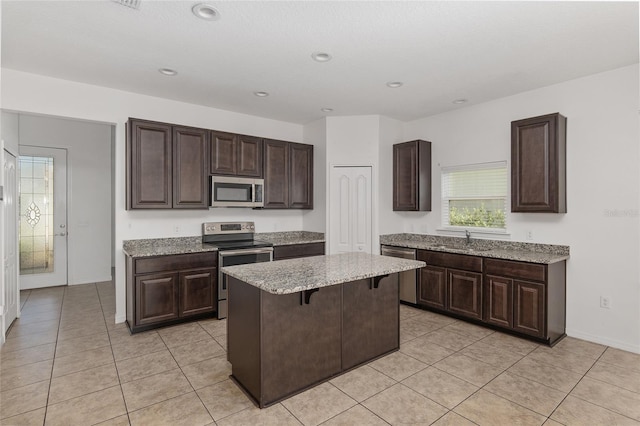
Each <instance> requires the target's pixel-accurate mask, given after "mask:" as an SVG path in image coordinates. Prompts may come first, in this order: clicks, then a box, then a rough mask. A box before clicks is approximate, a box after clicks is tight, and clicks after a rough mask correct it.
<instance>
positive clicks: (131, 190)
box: [126, 119, 208, 209]
mask: <svg viewBox="0 0 640 426" xmlns="http://www.w3.org/2000/svg"><path fill="white" fill-rule="evenodd" d="M127 124H128V126H127V127H128V129H127V130H128V131H127V183H126V192H127V197H126V208H127V209H170V208H182V209H184V208H190V209H196V208H197V209H205V208H207V207H208V198H207V197H208V183H207V175H208V164H207V161H206V158H207V152H208V151H207V145H208V135H207V131H206V130H203V129H195V128H190V127H181V126H172V125H171V124H166V123H157V122H153V121H146V120H138V119H129V121H128V123H127Z"/></svg>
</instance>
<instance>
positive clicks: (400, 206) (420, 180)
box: [393, 140, 431, 211]
mask: <svg viewBox="0 0 640 426" xmlns="http://www.w3.org/2000/svg"><path fill="white" fill-rule="evenodd" d="M393 210H396V211H431V142H428V141H423V140H415V141H410V142H404V143H398V144H395V145H393Z"/></svg>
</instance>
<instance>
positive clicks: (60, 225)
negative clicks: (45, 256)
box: [20, 145, 69, 290]
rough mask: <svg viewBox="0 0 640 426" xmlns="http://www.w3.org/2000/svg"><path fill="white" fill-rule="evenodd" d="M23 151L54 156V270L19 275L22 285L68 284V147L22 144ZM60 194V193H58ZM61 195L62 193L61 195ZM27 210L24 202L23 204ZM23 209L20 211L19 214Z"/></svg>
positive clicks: (23, 152) (24, 286) (36, 286)
mask: <svg viewBox="0 0 640 426" xmlns="http://www.w3.org/2000/svg"><path fill="white" fill-rule="evenodd" d="M20 155H21V156H22V155H26V156H51V157H53V158H54V163H53V169H54V178H53V180H54V182H53V185H54V200H53V202H54V206H53V208H54V223H53V230H52V232H53V233H54V237H53V247H54V248H53V250H54V251H53V253H54V254H53V256H54V258H53V263H54V271H53V272H49V273H42V274H27V275H20V289H22V290H24V289H34V288H42V287H53V286H59V285H67V284H68V280H69V273H68V269H69V268H68V240H67V235H68V226H67V225H68V219H67V217H68V215H67V199H68V189H67V158H68V157H67V156H68V152H67V149H66V148H53V147H43V146H32V145H20ZM56 194H57V195H56ZM61 195H62V197H61ZM21 208H22V209H23V210H24V208H25V207H24V206H21ZM23 213H24V212H23V211H21V212H20V214H23Z"/></svg>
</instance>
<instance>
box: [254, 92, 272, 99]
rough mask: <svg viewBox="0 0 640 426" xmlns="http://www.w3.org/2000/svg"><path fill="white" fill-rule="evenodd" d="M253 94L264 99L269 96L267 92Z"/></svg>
mask: <svg viewBox="0 0 640 426" xmlns="http://www.w3.org/2000/svg"><path fill="white" fill-rule="evenodd" d="M253 94H254V95H256V96H257V97H259V98H266V97H267V96H269V93H268V92H253Z"/></svg>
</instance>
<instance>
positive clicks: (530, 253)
mask: <svg viewBox="0 0 640 426" xmlns="http://www.w3.org/2000/svg"><path fill="white" fill-rule="evenodd" d="M380 244H383V245H390V246H395V247H406V248H415V249H420V250H431V251H441V252H445V253H456V254H466V255H470V256H481V257H488V258H494V259H504V260H515V261H520V262H529V263H540V264H551V263H556V262H561V261H563V260H567V259H569V246H563V245H554V244H537V243H524V242H514V241H500V240H481V239H473V238H472V240H471V243H470V244H468V245H467V243H466V240H465V239H464V238H458V237H442V236H437V235H420V234H390V235H381V236H380Z"/></svg>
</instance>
